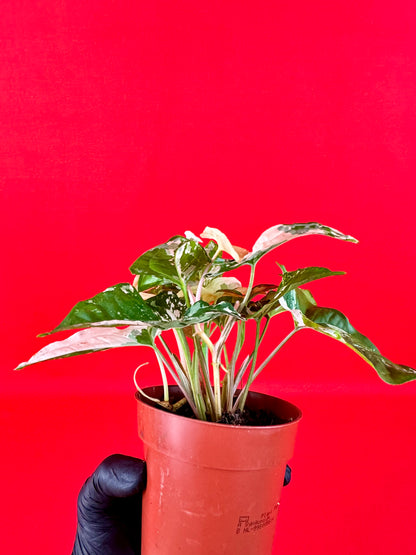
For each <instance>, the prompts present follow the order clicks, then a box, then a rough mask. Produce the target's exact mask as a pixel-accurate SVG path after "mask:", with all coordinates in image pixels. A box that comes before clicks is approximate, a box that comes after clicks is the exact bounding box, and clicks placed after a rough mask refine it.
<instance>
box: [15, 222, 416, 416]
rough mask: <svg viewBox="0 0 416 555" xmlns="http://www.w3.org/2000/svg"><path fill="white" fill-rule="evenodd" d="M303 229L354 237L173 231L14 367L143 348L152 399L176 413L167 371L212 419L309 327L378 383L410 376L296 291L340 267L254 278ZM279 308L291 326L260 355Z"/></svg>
mask: <svg viewBox="0 0 416 555" xmlns="http://www.w3.org/2000/svg"><path fill="white" fill-rule="evenodd" d="M307 235H324V236H328V237H333V238H336V239H341V240H343V241H350V242H357V241H356V239H354V238H353V237H351V236H349V235H344V234H343V233H340V232H339V231H337V230H335V229H333V228H330V227H327V226H324V225H321V224H319V223H299V224H293V225H276V226H273V227H271V228H269V229H267V230H266V231H265V232H263V233H262V234H261V235H260V237H259V238H258V240H257V241H256V242H255V244H254V246H253V248H252V249H251V250H250V251H248V250H246V249H242V248H239V247H236V246H233V245H232V244H231V242H230V241H229V239H228V238H227V237H226V236H225V235H224V234H223V233H222V232H221V231H219V230H218V229H215V228H209V227H207V228H205V230H204V232H203V233H202V234H201V236H200V237H197V236H196V235H194V234H193V233H191V232H186V233H185V236H179V235H178V236H174V237H172V238H171V239H169V240H168V241H167V242H166V243H163V244H161V245H158V246H156V247H154V248H152V249H150V250H148V251H147V252H145V253H144V254H142V255H141V256H140V257H139V258H138V259H137V260H136V261H135V262H134V263H133V264H132V266H131V268H130V270H131V272H132V274H134V275H135V278H134V281H133V283H132V284H130V283H120V284H117V285H115V286H113V287H110V288H108V289H106V290H105V291H103V292H102V293H98V294H97V295H96V296H94V297H93V298H91V299H88V300H85V301H81V302H79V303H78V304H77V305H75V307H74V308H73V309H72V310H71V312H70V313H69V314H68V316H67V317H66V318H65V319H64V320H63V321H62V322H61V323H60V324H59V325H58V326H57V327H56V328H55V329H54V330H52V331H51V332H49V333H55V332H60V331H64V330H79V329H80V331H75V332H74V333H73V334H72V335H71V336H69V337H68V338H66V339H63V340H61V341H56V342H54V343H51V344H49V345H47V346H46V347H44V348H43V349H41V350H40V351H39V352H38V353H36V354H35V355H34V356H33V357H32V358H31V359H30V360H29V361H28V362H25V363H22V364H21V365H20V366H19V367H18V368H23V367H24V366H27V365H29V364H34V363H37V362H41V361H45V360H49V359H55V358H62V357H68V356H73V355H78V354H84V353H91V352H95V351H102V350H106V349H112V348H116V347H125V346H139V345H141V346H147V347H150V348H151V349H153V351H154V353H155V355H156V359H157V362H158V364H159V367H160V370H161V376H162V381H163V385H164V398H163V400H157V401H158V402H160V403H161V404H162V405H164V406H165V407H168V408H171V409H172V410H175V407H172V406H171V405H170V402H169V392H168V376H170V377H171V378H172V379H173V380H174V382H175V383H176V384H177V385H178V386H179V387H180V389H181V391H182V393H183V396H184V399H185V400H186V401H187V402H188V403H189V405H190V407H191V408H192V410H193V412H194V414H195V415H196V417H197V418H199V419H202V420H207V419H208V420H211V421H218V420H220V419H221V417H222V415H223V414H224V413H233V412H235V411H236V410H238V409H239V410H243V409H244V405H245V402H246V398H247V394H248V391H249V389H250V387H251V385H252V383H253V381H254V380H255V379H256V377H257V376H258V375H259V374H260V373H261V372H262V371H263V369H264V368H265V367H266V366H267V364H268V363H269V362H270V360H271V359H272V358H273V357H274V356H275V355H276V353H277V352H278V351H279V350H280V349H281V348H282V347H283V345H284V344H285V343H286V342H287V341H288V340H289V339H290V338H291V337H292V336H293V335H294V334H295V333H297V332H298V331H299V330H302V329H305V328H310V329H313V330H315V331H317V332H319V333H322V334H324V335H327V336H329V337H332V338H334V339H336V340H338V341H340V342H342V343H344V344H345V345H347V346H348V347H349V348H351V349H353V350H354V351H355V352H356V353H358V354H359V355H360V356H361V357H362V358H363V359H364V360H365V361H366V362H368V363H369V364H370V365H371V366H372V367H373V368H374V369H375V370H376V371H377V373H378V374H379V376H380V377H381V378H382V379H383V380H384V381H385V382H387V383H390V384H401V383H404V382H407V381H410V380H413V379H416V371H415V370H414V369H412V368H410V367H407V366H402V365H398V364H394V363H393V362H391V361H390V360H388V359H386V358H385V357H383V356H382V355H381V354H380V352H379V350H378V349H377V347H376V346H375V345H374V344H373V343H372V342H371V341H370V340H369V339H367V338H366V337H365V336H364V335H362V334H361V333H359V332H358V331H357V330H355V329H354V328H353V326H352V325H351V324H350V322H349V321H348V319H347V318H346V317H345V316H344V314H342V313H341V312H339V311H338V310H336V309H332V308H323V307H319V306H318V305H317V303H316V302H315V300H314V298H313V297H312V294H311V293H310V291H308V290H307V289H304V288H303V286H304V285H306V284H308V283H310V282H312V281H314V280H317V279H321V278H324V277H329V276H333V275H337V274H343V273H344V272H334V271H331V270H329V269H327V268H321V267H307V268H299V269H297V270H295V271H287V270H286V269H285V268H284V266H282V265H278V268H279V270H278V272H277V274H278V276H279V279H278V284H277V285H275V284H263V283H260V284H258V283H255V272H256V266H257V264H258V262H259V261H260V259H261V258H262V257H263V256H264V255H266V254H267V253H269V252H270V251H271V250H272V249H274V248H276V247H278V246H280V245H282V244H283V243H286V242H287V241H289V240H291V239H295V238H297V237H302V236H307ZM243 265H247V266H249V268H250V278H249V281H248V283H247V285H246V286H242V284H241V283H240V281H239V280H238V279H237V278H236V277H232V276H230V272H232V271H233V270H236V269H237V268H239V267H241V266H243ZM284 312H290V313H291V315H292V317H293V324H294V326H293V329H292V330H291V331H290V333H289V334H288V335H286V336H285V337H282V338H281V340H280V341H279V342H278V344H277V345H276V346H275V347H274V348H273V349H272V351H271V352H269V353H268V354H267V355H266V356H265V357H264V358H262V359H261V360H260V356H259V350H260V346H261V345H262V342H263V340H264V337H265V336H266V333H267V331H268V329H269V325H270V322H271V320H272V319H274V318H275V316H278V315H279V314H282V313H284ZM249 321H254V325H253V324H250V331H253V334H252V337H251V338H248V337H247V335H248V333H247V332H248V330H249V326H248V325H247V324H248V322H249ZM81 328H82V329H81ZM254 330H255V331H254ZM274 333H275V332H274ZM167 334H169V335H172V336H173V337H170V338H168V337H167ZM44 335H47V334H44ZM250 339H251V342H250ZM172 344H173V345H174V347H172ZM247 345H249V348H248V349H247ZM247 351H248V352H247ZM135 381H136V380H135ZM136 385H137V381H136ZM137 387H138V385H137Z"/></svg>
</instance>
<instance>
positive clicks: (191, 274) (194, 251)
mask: <svg viewBox="0 0 416 555" xmlns="http://www.w3.org/2000/svg"><path fill="white" fill-rule="evenodd" d="M210 263H211V261H210V259H209V257H208V255H207V253H206V251H205V249H204V248H203V247H201V245H199V244H198V243H197V242H196V241H193V240H192V239H190V240H187V241H186V242H184V243H182V244H181V245H180V247H179V248H178V249H177V250H176V252H175V267H176V270H177V274H178V276H179V278H180V279H181V281H182V282H183V283H185V284H187V283H189V282H190V281H195V280H199V279H200V277H201V275H202V273H203V271H204V270H205V268H207V266H208V265H209V264H210Z"/></svg>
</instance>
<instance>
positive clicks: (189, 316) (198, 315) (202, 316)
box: [183, 301, 243, 326]
mask: <svg viewBox="0 0 416 555" xmlns="http://www.w3.org/2000/svg"><path fill="white" fill-rule="evenodd" d="M219 316H233V317H234V318H237V319H239V320H242V319H243V318H242V316H241V314H239V313H238V312H237V311H236V310H235V308H234V307H233V305H232V304H231V303H229V302H226V301H221V302H219V303H217V304H215V305H210V304H208V303H206V302H204V301H198V302H196V303H194V304H193V305H192V306H191V307H190V308H189V309H188V310H187V311H186V313H185V315H184V319H183V323H184V324H186V325H187V326H190V325H192V324H199V323H202V322H208V321H209V320H215V318H218V317H219Z"/></svg>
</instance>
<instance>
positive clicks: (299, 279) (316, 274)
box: [254, 266, 345, 318]
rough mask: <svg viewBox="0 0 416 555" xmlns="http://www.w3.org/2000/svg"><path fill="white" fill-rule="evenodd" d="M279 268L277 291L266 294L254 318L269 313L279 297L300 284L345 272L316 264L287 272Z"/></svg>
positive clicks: (274, 307) (277, 302)
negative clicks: (280, 279) (266, 296)
mask: <svg viewBox="0 0 416 555" xmlns="http://www.w3.org/2000/svg"><path fill="white" fill-rule="evenodd" d="M281 269H282V270H283V275H282V281H281V282H280V284H279V287H278V288H277V291H276V292H275V293H274V294H270V295H268V302H267V303H265V304H264V306H262V307H261V308H260V310H258V311H257V312H255V313H254V317H255V318H263V317H264V316H268V315H270V314H271V313H272V312H273V311H274V310H275V309H276V307H278V306H279V304H280V303H279V299H280V298H281V297H283V296H284V295H287V293H289V292H290V291H292V290H294V289H297V288H298V287H300V286H302V285H305V284H307V283H310V282H311V281H316V280H318V279H322V278H325V277H329V276H338V275H343V274H345V272H334V271H332V270H329V269H328V268H321V267H318V266H309V267H307V268H298V269H297V270H294V271H292V272H287V271H286V270H285V269H284V267H283V266H281Z"/></svg>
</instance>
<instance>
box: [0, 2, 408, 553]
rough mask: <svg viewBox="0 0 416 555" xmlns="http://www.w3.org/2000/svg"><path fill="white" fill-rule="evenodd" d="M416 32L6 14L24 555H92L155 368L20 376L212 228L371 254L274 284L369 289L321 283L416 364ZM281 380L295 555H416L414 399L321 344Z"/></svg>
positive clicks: (220, 18)
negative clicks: (99, 301)
mask: <svg viewBox="0 0 416 555" xmlns="http://www.w3.org/2000/svg"><path fill="white" fill-rule="evenodd" d="M415 15H416V10H415V8H414V5H413V3H412V2H407V1H405V0H398V1H396V2H392V1H380V2H372V1H369V0H363V1H360V2H342V3H340V2H330V1H324V0H317V1H316V2H313V3H311V2H306V1H303V0H298V1H295V2H291V3H290V2H269V1H264V2H257V3H255V4H253V3H252V2H245V1H241V0H240V1H238V2H237V1H234V0H232V1H229V2H217V1H214V2H209V3H198V2H197V3H195V2H187V1H178V2H174V3H172V2H163V1H154V2H150V3H149V2H122V3H120V2H113V1H112V0H100V1H96V0H90V1H89V2H79V1H78V0H74V1H72V2H67V1H62V2H53V1H51V0H39V1H37V2H32V1H30V0H20V1H16V0H14V1H11V2H7V3H4V5H3V6H2V7H1V17H0V41H1V48H0V122H1V134H0V191H1V198H2V200H1V205H0V209H1V211H2V214H1V219H0V225H1V228H2V229H1V236H2V238H3V243H2V244H3V246H2V272H1V287H0V295H1V307H2V315H3V326H2V357H1V383H2V386H1V392H0V395H1V403H0V407H1V408H0V418H1V424H2V429H3V430H4V436H5V441H6V444H5V446H4V449H3V456H2V459H3V460H2V462H1V465H2V471H1V473H0V474H1V478H2V480H3V479H4V478H5V480H4V482H5V483H4V484H3V485H2V495H3V497H4V498H5V499H7V502H6V503H2V509H1V510H2V513H3V512H4V514H2V515H1V520H2V522H4V523H5V524H6V526H5V532H3V533H2V534H1V538H0V544H2V545H1V549H0V550H1V552H3V553H14V554H16V555H20V554H22V555H23V554H26V553H31V554H37V553H39V554H42V555H47V554H55V553H64V552H69V551H70V549H71V543H72V540H73V534H74V529H75V500H76V496H77V492H78V489H79V487H80V486H81V484H82V483H83V481H84V480H85V478H86V476H87V475H88V474H89V473H90V472H91V471H92V470H93V468H94V466H95V465H96V464H98V462H99V461H100V460H101V459H102V458H103V457H104V456H106V455H107V454H110V453H112V452H117V451H119V452H125V453H128V454H133V455H140V453H141V448H140V446H139V445H138V442H137V440H136V431H135V422H134V419H135V406H134V399H133V392H134V387H133V383H132V380H131V375H132V370H133V369H134V368H135V367H136V366H137V365H138V364H139V363H140V362H144V361H145V360H147V359H148V358H149V353H148V352H147V351H146V350H145V349H130V350H128V349H126V350H124V351H123V352H120V351H118V352H108V353H100V354H96V355H90V356H87V357H84V358H76V359H67V360H63V361H56V362H50V363H45V364H44V365H39V366H35V367H33V368H28V369H26V370H24V371H23V372H20V373H13V372H12V369H13V368H14V367H15V366H16V365H17V364H18V363H19V362H21V361H22V360H27V358H28V357H29V356H30V355H31V354H32V353H33V352H34V351H35V350H37V349H38V348H40V347H41V346H42V345H43V344H44V343H45V340H41V339H36V338H35V336H36V334H37V333H39V332H42V331H47V330H49V329H51V328H52V327H54V326H55V325H56V324H57V323H58V322H59V321H60V320H61V319H62V317H63V316H64V315H65V314H66V313H67V312H68V311H69V309H70V308H71V307H72V306H73V304H74V303H75V302H76V301H78V300H80V299H83V298H88V297H89V296H92V295H93V294H95V293H97V292H99V291H101V290H103V289H104V288H105V287H107V286H109V285H113V284H114V283H117V282H121V281H126V280H128V279H130V276H129V272H128V267H129V265H130V264H131V263H132V262H133V260H134V259H135V258H136V257H137V256H138V255H139V254H140V253H141V252H142V251H144V250H145V249H147V248H150V247H152V246H154V245H155V244H157V243H159V242H163V241H164V240H165V239H167V238H168V237H170V236H171V235H173V234H176V233H183V232H184V231H185V230H186V229H191V230H193V231H194V232H195V233H199V232H201V231H202V229H203V228H204V227H205V226H206V225H210V226H213V227H218V228H220V229H222V230H223V231H225V232H226V233H227V234H228V235H229V236H230V238H231V239H232V241H233V242H234V243H235V244H238V245H241V246H245V247H250V246H251V245H252V244H253V243H254V241H255V239H256V238H257V236H258V235H259V234H260V232H261V231H263V230H264V229H265V228H266V227H269V226H271V225H274V224H277V223H292V222H295V221H320V222H322V223H325V224H327V225H331V226H333V227H336V228H338V229H340V230H342V231H344V232H345V233H349V234H351V235H354V236H355V237H357V238H358V239H359V240H360V244H359V245H352V244H346V243H340V242H338V241H333V240H330V239H327V238H306V239H304V240H301V241H295V242H292V243H289V244H288V245H285V246H283V247H281V248H280V250H279V252H278V253H277V252H276V255H275V257H274V258H273V256H272V257H271V259H270V260H269V261H268V262H267V263H266V264H265V269H264V275H266V272H267V271H274V260H275V259H277V260H278V261H279V262H281V263H283V264H285V265H286V266H287V268H288V269H295V268H296V267H300V266H306V265H318V266H319V265H321V266H328V267H330V268H332V269H343V270H347V272H348V273H347V275H346V276H342V277H337V278H330V279H329V280H327V281H325V282H318V283H316V284H314V285H313V291H314V293H315V294H316V297H317V299H318V300H319V302H320V304H322V305H324V306H325V305H327V306H336V307H338V308H339V309H341V310H343V311H344V312H346V313H347V314H348V315H349V317H350V319H351V321H352V323H353V324H354V325H355V326H356V327H357V328H358V329H359V330H360V331H362V332H363V333H366V334H368V335H369V336H370V337H371V338H372V339H373V341H374V342H375V343H376V344H377V345H378V346H380V349H381V350H382V352H383V353H385V355H386V356H388V357H389V358H392V359H393V360H395V361H396V362H401V363H405V364H409V365H413V366H415V365H416V356H415V349H414V322H413V320H414V304H415V303H414V300H413V292H414V291H415V288H416V281H415V275H416V263H415V256H414V254H415V248H414V236H415V231H416V223H415V218H414V214H415V205H416V203H415V201H416V192H415V187H414V183H415V181H414V178H415V169H416V167H415V166H416V156H415V155H416V152H415V144H416V142H415V140H416V114H415V108H414V104H415V95H416V57H415V48H416V39H415V37H414V28H415V23H416V21H415V19H416V17H415ZM267 275H269V274H267ZM276 333H277V334H278V331H276ZM279 361H280V363H279ZM279 361H277V360H276V362H275V363H274V364H273V365H272V367H271V368H269V369H268V371H267V372H265V373H264V375H263V376H262V377H261V378H260V379H259V381H258V384H257V389H259V390H262V391H270V392H272V393H274V394H280V395H281V396H284V397H286V398H288V399H290V400H292V401H294V402H296V403H297V404H298V405H300V406H301V408H303V410H304V414H305V417H304V420H303V423H302V426H301V430H300V433H299V440H298V447H297V451H296V454H295V458H294V460H293V462H292V466H293V468H294V479H293V482H292V484H291V486H290V487H289V488H286V489H285V492H284V498H283V503H282V511H281V515H280V520H279V524H278V533H277V539H276V553H277V550H279V551H278V552H279V553H282V554H284V553H287V554H291V555H295V554H302V555H304V554H305V553H308V554H313V553H319V554H320V555H323V554H326V553H327V554H333V553H335V552H336V553H338V554H351V553H356V554H359V553H374V554H386V555H387V554H391V553H400V554H401V555H406V554H409V555H410V554H411V553H414V543H413V529H414V526H415V524H416V518H415V510H414V504H413V498H414V494H415V483H414V474H413V460H414V454H415V453H414V447H413V445H414V432H415V424H414V422H415V410H414V406H415V399H416V389H415V385H414V384H407V385H404V386H401V387H396V388H393V387H389V386H387V385H385V384H383V383H381V382H380V381H379V380H378V378H377V377H376V375H375V373H374V372H373V371H372V370H371V368H369V367H367V366H366V365H365V363H364V362H363V361H362V360H361V359H359V358H358V357H356V356H355V355H354V354H353V353H350V352H349V351H347V350H346V349H345V348H343V347H342V346H340V345H338V344H336V343H335V342H331V340H330V339H328V338H325V337H323V336H316V335H313V334H312V333H310V334H308V333H306V332H305V333H304V334H303V335H302V334H299V336H298V337H295V338H294V340H293V342H292V344H291V345H288V346H287V347H285V350H284V352H282V353H281V356H280V359H279ZM155 379H157V375H156V373H155V372H154V371H153V370H146V373H145V374H143V377H142V380H143V383H150V382H152V381H154V380H155ZM23 531H24V533H23Z"/></svg>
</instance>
